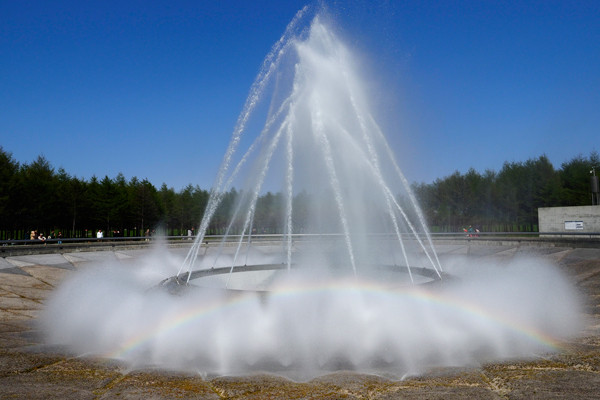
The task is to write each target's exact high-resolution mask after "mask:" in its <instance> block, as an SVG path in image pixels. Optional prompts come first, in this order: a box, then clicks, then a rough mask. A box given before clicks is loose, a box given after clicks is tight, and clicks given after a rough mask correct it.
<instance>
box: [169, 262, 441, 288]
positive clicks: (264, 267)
mask: <svg viewBox="0 0 600 400" xmlns="http://www.w3.org/2000/svg"><path fill="white" fill-rule="evenodd" d="M298 271H302V272H306V274H305V275H303V276H310V274H311V272H312V271H314V272H315V274H318V275H317V276H318V277H319V278H323V277H324V276H323V273H322V271H323V270H322V269H318V268H316V267H313V268H312V269H310V268H306V269H305V268H301V269H297V268H294V267H293V266H292V267H291V268H288V266H287V265H286V264H257V265H238V266H233V267H231V266H229V267H216V268H210V269H199V270H194V271H191V272H189V273H187V272H186V273H183V274H180V275H175V276H172V277H170V278H167V279H165V280H163V281H162V282H160V283H159V284H158V287H160V288H163V289H166V290H167V291H169V292H170V293H179V292H180V291H182V290H186V289H189V288H211V289H225V290H230V291H245V292H269V291H271V290H272V289H273V285H274V283H275V282H280V281H281V280H283V279H286V278H287V275H288V274H290V273H296V272H298ZM317 271H318V272H317ZM345 274H346V277H347V278H355V279H358V280H361V281H371V282H376V283H377V284H378V285H380V286H382V287H386V288H388V289H394V288H401V287H406V286H410V285H431V284H436V283H441V282H442V281H443V280H447V279H451V278H452V277H451V276H449V275H448V274H445V273H440V274H438V272H437V271H435V270H433V269H431V268H423V267H411V268H410V269H409V268H407V267H406V266H398V265H370V266H368V267H366V268H361V269H360V273H358V274H356V275H352V274H348V273H347V272H345ZM325 277H326V276H325ZM334 277H335V278H336V279H339V278H340V273H339V271H338V270H336V269H333V270H331V279H334Z"/></svg>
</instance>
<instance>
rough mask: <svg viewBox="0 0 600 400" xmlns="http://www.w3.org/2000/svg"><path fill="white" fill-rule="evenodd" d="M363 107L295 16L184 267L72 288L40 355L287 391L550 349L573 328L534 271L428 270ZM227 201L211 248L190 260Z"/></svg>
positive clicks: (450, 265)
mask: <svg viewBox="0 0 600 400" xmlns="http://www.w3.org/2000/svg"><path fill="white" fill-rule="evenodd" d="M307 21H308V22H310V23H309V24H308V27H306V25H307V24H306V22H307ZM370 99H371V96H370V94H369V88H368V85H367V81H366V80H365V79H364V77H363V76H362V74H361V73H360V63H359V60H358V59H357V58H356V57H355V56H354V55H353V54H352V52H351V51H350V49H349V48H348V47H347V46H346V45H345V44H344V43H343V41H342V40H340V39H339V37H338V35H337V34H336V33H334V31H333V30H332V29H330V28H329V25H328V24H327V21H326V17H324V16H323V15H322V14H318V15H316V16H315V17H314V18H311V15H310V10H309V9H306V8H305V9H302V10H301V11H299V12H298V14H297V15H296V17H295V18H294V19H293V20H292V22H291V23H290V24H289V26H288V27H287V29H286V31H285V33H284V34H283V36H282V38H281V39H280V40H279V41H278V42H277V43H276V44H275V45H274V47H273V48H272V50H271V52H270V53H269V54H268V56H267V57H266V59H265V61H264V64H263V66H262V69H261V70H260V73H259V74H258V76H257V78H256V80H255V82H254V84H253V85H252V87H251V90H250V94H249V96H248V99H247V101H246V104H245V105H244V107H243V110H242V113H241V114H240V116H239V119H238V121H237V124H236V126H235V129H234V131H233V135H232V138H231V142H230V144H229V147H228V148H227V151H226V153H225V156H224V158H223V162H222V165H221V167H220V169H219V172H218V174H217V177H216V180H215V184H214V186H213V189H212V192H211V197H210V200H209V203H208V206H207V209H206V211H205V214H204V217H203V219H202V221H201V224H200V229H199V232H198V236H197V238H196V241H195V242H194V244H193V246H192V247H191V249H190V251H189V252H188V254H187V256H186V257H185V260H183V262H182V261H181V259H174V258H173V257H172V256H171V255H169V253H168V252H167V251H166V250H160V249H157V250H155V251H154V252H152V253H151V254H150V255H149V256H148V257H145V258H142V259H140V260H138V262H137V264H136V265H135V267H134V266H133V265H131V264H127V265H124V266H123V265H115V264H114V263H108V265H102V266H100V268H87V269H85V270H83V271H80V272H78V273H77V274H74V275H73V276H72V277H70V278H69V279H67V280H66V281H65V282H64V283H63V284H62V285H61V287H60V288H58V289H57V290H56V292H55V293H53V296H52V297H51V298H50V299H49V301H48V304H47V305H46V308H45V310H44V314H43V316H42V318H41V324H42V327H43V329H44V331H45V332H46V336H47V341H48V342H49V343H51V344H63V345H66V346H67V348H68V349H69V351H71V352H73V353H75V354H95V355H101V356H104V357H108V358H111V359H118V360H122V361H123V362H125V363H126V364H127V365H128V366H129V367H130V368H145V367H148V366H151V367H157V368H161V369H176V370H184V371H189V372H193V373H200V374H202V375H203V376H211V375H236V374H248V373H257V372H263V371H266V372H271V373H277V374H283V375H285V376H288V377H290V378H293V379H299V380H305V379H310V378H312V377H315V376H319V375H322V374H325V373H329V372H335V371H340V370H353V371H357V372H361V373H375V374H379V375H385V376H390V377H393V378H402V377H406V376H410V375H414V374H420V373H424V372H427V371H429V370H430V369H431V368H437V367H455V366H458V367H465V366H477V365H480V364H481V363H483V362H487V361H495V360H503V359H507V358H524V357H534V356H536V355H538V354H544V353H547V352H551V351H556V350H558V349H560V340H562V339H565V338H568V337H570V336H572V335H573V334H575V333H577V332H578V329H579V326H580V322H581V321H580V319H579V315H580V314H579V304H578V300H577V296H576V293H575V292H574V290H573V289H572V288H571V286H570V285H569V284H568V282H567V280H566V279H565V278H564V277H563V276H562V275H561V274H560V273H559V272H558V271H557V270H556V269H555V268H553V267H552V266H551V265H547V263H545V262H542V261H541V260H537V259H536V260H518V261H515V262H513V263H509V264H507V265H502V266H498V265H495V264H494V263H491V262H486V263H478V264H477V265H473V263H472V261H469V260H466V259H463V258H461V259H458V260H454V261H453V262H448V260H445V262H444V268H443V269H442V264H441V263H440V260H439V259H438V256H437V253H436V251H435V249H434V246H433V243H432V240H431V237H430V236H429V234H428V231H427V229H426V224H425V220H424V218H423V214H422V212H421V210H420V209H419V206H418V204H417V202H416V200H415V196H414V195H413V193H412V191H411V190H410V186H409V184H408V182H407V180H406V178H405V177H404V175H403V174H402V172H401V170H400V168H399V166H398V163H397V161H396V160H395V158H394V155H393V152H392V150H391V149H390V146H389V145H388V144H387V142H386V139H385V137H384V134H383V132H382V129H381V128H380V126H379V125H378V123H377V118H376V115H375V114H374V113H373V111H372V105H371V104H370ZM240 149H243V150H240ZM232 187H236V188H238V189H239V192H238V193H239V195H238V201H237V204H236V205H235V206H234V208H233V210H234V211H233V213H232V215H231V218H230V221H229V223H228V225H227V228H226V230H227V233H226V235H225V236H226V238H225V239H224V241H223V242H222V243H220V245H218V246H211V247H206V246H203V243H204V241H205V239H206V232H207V228H208V226H209V223H210V221H211V219H212V218H213V217H214V216H215V213H216V212H217V209H218V207H219V204H220V202H221V201H222V199H223V196H224V194H225V193H226V192H227V191H229V190H230V188H232ZM272 188H276V189H273V190H276V191H277V192H278V193H280V194H279V195H277V196H276V197H278V198H280V199H281V203H280V204H279V205H278V207H277V208H274V209H278V210H280V213H279V215H278V216H277V218H275V220H276V221H279V227H278V233H277V235H276V236H275V237H272V238H271V239H273V241H272V242H269V243H267V244H268V245H267V244H265V243H262V245H261V246H257V245H256V243H255V242H256V239H257V238H256V234H255V232H260V231H261V228H262V227H261V226H257V222H256V221H257V220H258V219H257V218H256V212H257V209H258V207H257V202H258V198H259V196H260V194H261V193H262V192H264V191H269V190H272ZM447 271H450V272H452V275H448V274H447ZM451 276H458V277H459V278H460V279H456V280H454V279H449V278H450V277H451ZM157 282H161V283H160V284H159V285H158V286H156V284H157ZM430 283H432V284H430ZM440 283H441V284H440ZM149 288H153V289H152V290H149ZM163 289H167V290H163ZM173 293H176V294H177V295H173ZM549 310H551V312H549Z"/></svg>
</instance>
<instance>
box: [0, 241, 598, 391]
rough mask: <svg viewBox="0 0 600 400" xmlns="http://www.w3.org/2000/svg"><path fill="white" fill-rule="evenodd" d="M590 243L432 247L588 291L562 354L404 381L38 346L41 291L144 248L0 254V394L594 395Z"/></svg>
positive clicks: (593, 256)
mask: <svg viewBox="0 0 600 400" xmlns="http://www.w3.org/2000/svg"><path fill="white" fill-rule="evenodd" d="M598 247H599V248H573V247H553V246H548V245H544V246H543V247H528V248H523V247H520V246H518V245H515V244H505V245H495V246H474V245H473V246H468V245H466V244H465V245H460V244H453V245H440V246H438V249H439V252H440V257H442V259H443V257H450V256H455V255H461V254H462V255H465V256H468V257H472V258H473V259H486V258H494V259H503V258H504V259H506V258H512V257H514V256H515V255H516V254H520V253H523V252H526V253H533V254H535V256H536V257H542V258H545V259H548V260H550V261H552V262H553V263H555V264H557V265H559V266H560V268H561V269H562V270H564V271H565V272H566V273H567V275H568V276H569V278H570V279H571V280H572V281H573V283H574V284H575V285H576V287H577V288H578V290H579V291H580V292H581V293H582V294H583V295H584V297H585V299H586V308H585V312H586V315H585V320H586V327H585V329H584V330H583V331H582V332H581V335H580V336H579V337H578V338H577V339H574V340H573V341H572V342H569V343H565V344H564V351H562V352H561V353H558V354H552V355H548V356H547V357H543V358H539V359H537V360H534V361H520V362H511V363H497V364H490V365H484V366H482V367H480V368H475V369H442V370H436V371H432V372H431V373H430V374H429V375H427V376H423V377H418V378H411V379H406V380H403V381H391V380H388V379H385V378H382V377H378V376H373V375H361V374H355V373H349V372H339V373H335V374H331V375H326V376H323V377H320V378H317V379H314V380H311V381H309V382H302V383H298V382H294V381H291V380H288V379H286V378H282V377H278V376H274V375H258V376H248V377H216V378H206V379H203V378H202V377H200V376H197V375H189V374H181V373H173V372H166V371H160V370H135V371H128V370H127V369H126V368H125V367H124V366H123V365H120V364H119V363H118V362H115V361H113V360H106V359H98V358H92V357H83V356H82V357H72V356H67V355H65V353H64V352H61V349H58V348H51V347H49V346H47V345H44V343H43V342H42V335H41V333H40V332H38V331H37V330H36V323H35V321H36V318H37V317H38V316H39V313H40V312H41V310H42V309H43V307H44V302H45V299H46V298H47V297H48V295H49V293H51V291H52V290H53V289H54V288H55V287H56V286H57V285H59V284H60V283H61V281H62V280H63V279H64V278H65V277H66V276H68V275H69V274H72V273H74V271H76V270H77V269H78V268H81V267H82V266H84V265H86V264H89V263H90V262H94V261H98V260H105V259H109V258H112V259H114V260H115V262H126V261H127V260H130V259H134V258H135V257H138V256H139V255H140V252H143V251H144V250H117V249H113V250H111V251H94V252H77V253H64V254H41V255H27V256H25V255H23V256H13V257H4V258H0V399H12V398H14V399H48V398H60V399H174V398H177V399H188V398H189V399H267V398H268V399H467V398H469V399H472V398H477V399H597V398H600V246H598ZM177 251H184V249H178V250H177Z"/></svg>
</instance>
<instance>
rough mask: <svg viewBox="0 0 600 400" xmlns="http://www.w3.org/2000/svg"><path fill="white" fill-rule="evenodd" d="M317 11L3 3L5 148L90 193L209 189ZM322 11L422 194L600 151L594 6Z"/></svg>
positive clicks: (228, 5) (0, 106) (454, 4)
mask: <svg viewBox="0 0 600 400" xmlns="http://www.w3.org/2000/svg"><path fill="white" fill-rule="evenodd" d="M305 4H307V2H302V1H294V0H286V1H265V0H252V1H245V0H244V1H240V0H238V1H233V0H231V1H227V0H224V1H208V0H196V1H176V0H174V1H168V2H166V1H149V0H146V1H142V0H140V1H125V0H116V1H112V0H104V1H79V0H76V1H52V2H50V1H27V0H20V1H9V0H0V145H1V146H2V147H3V149H4V150H5V151H8V152H11V153H12V155H13V158H14V159H15V160H17V161H19V162H21V163H29V162H32V161H33V160H35V158H37V156H38V155H44V156H45V157H46V158H47V159H48V160H49V161H50V163H51V164H52V165H53V166H54V167H55V168H59V167H63V168H64V169H65V170H66V171H67V172H68V173H70V174H71V175H74V176H77V177H80V178H85V179H89V178H91V176H93V175H96V176H98V177H99V178H102V177H104V176H105V175H107V176H109V177H111V178H114V177H115V176H116V175H117V174H118V173H119V172H122V173H123V174H124V175H125V177H126V178H127V179H131V178H132V177H134V176H136V177H138V178H140V179H143V178H147V179H149V180H150V181H151V182H152V183H153V184H154V185H155V186H157V187H160V185H161V184H162V183H163V182H164V183H166V184H167V185H168V186H169V187H174V188H175V189H176V190H179V189H181V188H183V187H184V186H185V185H187V184H189V183H191V184H194V185H196V184H198V185H200V186H201V187H202V188H206V189H208V188H210V186H211V185H212V183H213V180H214V176H215V175H216V172H217V169H218V167H219V165H220V163H221V159H222V156H223V153H224V152H225V149H226V147H227V144H228V142H229V139H230V136H231V132H232V129H233V127H234V125H235V122H236V119H237V116H238V114H239V112H240V111H241V108H242V106H243V104H244V101H245V98H246V96H247V95H248V91H249V88H250V85H251V84H252V82H253V80H254V78H255V76H256V74H257V72H258V70H259V68H260V65H261V63H262V60H263V58H264V57H265V55H266V54H267V53H268V52H269V50H270V48H271V46H272V45H273V43H274V42H275V41H277V40H278V39H279V38H280V36H281V34H282V33H283V32H284V30H285V27H286V26H287V24H288V23H289V22H290V20H291V19H292V18H293V16H294V15H295V13H296V12H297V11H298V10H299V9H300V8H302V6H304V5H305ZM325 4H326V5H327V7H328V9H329V13H330V14H331V15H332V16H333V17H334V20H335V21H336V23H337V27H336V29H338V30H339V31H340V33H341V36H342V37H343V38H344V40H345V41H346V43H347V44H348V46H349V47H351V48H354V49H355V51H356V53H357V54H360V55H361V56H362V57H363V59H364V60H365V62H366V63H367V64H368V67H369V68H368V70H369V71H370V72H369V74H368V75H367V79H369V80H372V81H373V85H376V86H375V87H379V88H380V97H379V98H378V99H377V101H376V103H377V104H378V110H377V111H378V114H379V116H380V118H381V119H382V125H383V127H384V129H385V132H386V136H388V139H389V141H390V143H391V144H392V146H393V147H394V151H395V153H396V154H397V157H398V159H399V162H400V164H401V167H402V168H403V170H404V171H405V174H406V175H407V177H408V179H409V180H410V181H411V182H413V181H416V182H426V183H429V182H432V181H433V180H435V179H436V178H443V177H445V176H447V175H450V174H452V173H453V172H454V171H459V172H461V173H464V172H466V171H467V170H468V169H469V168H470V167H473V168H475V170H477V171H479V172H484V171H485V170H486V169H492V170H495V171H499V170H500V169H501V168H502V165H503V163H504V162H505V161H517V162H518V161H526V160H527V159H529V158H536V157H539V156H540V155H542V154H545V155H547V156H548V157H549V159H550V161H551V162H552V163H553V164H554V166H555V167H557V168H558V167H560V164H561V163H563V162H565V161H569V160H571V159H572V158H573V157H575V156H577V155H584V156H588V155H589V154H590V152H591V151H594V150H595V151H599V150H600V129H599V128H600V2H599V1H597V0H590V1H574V0H565V1H552V0H541V1H525V0H523V1H491V0H490V1H485V0H484V1H475V0H474V1H379V2H377V1H366V0H365V1H340V2H334V1H331V2H325Z"/></svg>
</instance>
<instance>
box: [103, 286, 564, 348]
mask: <svg viewBox="0 0 600 400" xmlns="http://www.w3.org/2000/svg"><path fill="white" fill-rule="evenodd" d="M357 294H363V295H376V296H378V297H379V298H383V299H384V300H389V301H399V299H405V300H409V301H412V302H418V303H419V304H422V305H423V306H435V307H442V309H443V310H448V311H454V312H459V313H461V314H463V315H464V316H466V317H468V318H478V319H481V320H483V321H484V322H489V323H493V324H495V326H498V327H500V328H503V329H505V330H508V331H510V332H512V333H513V334H515V335H519V336H521V337H525V338H527V339H528V340H530V341H533V342H534V343H536V344H538V345H541V346H543V347H544V348H545V349H547V350H548V351H555V350H559V349H560V348H561V344H560V342H559V340H557V339H556V338H554V337H553V336H551V335H549V334H547V333H545V332H543V331H541V330H539V329H538V328H536V327H535V326H532V325H530V324H527V323H525V322H523V321H520V320H517V319H515V318H514V317H511V315H508V314H506V313H501V312H498V311H495V312H493V311H490V310H489V309H486V308H483V307H481V306H480V305H478V304H476V303H474V302H469V301H467V300H465V299H462V298H459V297H457V296H453V295H451V294H449V293H446V292H444V291H436V290H426V289H423V288H420V287H410V288H402V289H392V288H389V287H385V286H383V285H381V284H378V283H374V282H371V281H358V280H353V281H351V282H349V281H340V282H310V283H303V284H298V283H296V284H288V285H284V286H278V287H277V288H276V289H275V290H273V291H272V292H269V294H268V295H266V296H267V300H266V301H268V302H269V303H271V302H273V303H275V302H277V301H280V299H282V298H290V297H297V298H299V299H302V298H307V297H305V296H313V295H327V296H348V295H353V296H355V295H357ZM182 300H185V298H182ZM258 301H259V300H258V295H257V294H256V293H254V292H246V293H242V294H239V295H232V296H223V297H220V296H217V298H213V299H210V301H207V302H199V303H198V304H194V305H193V306H190V307H182V308H181V310H180V311H178V312H175V313H173V314H172V315H167V316H166V318H162V320H161V321H160V322H158V323H156V324H154V325H153V326H151V327H149V328H147V329H145V330H140V331H139V332H135V333H134V334H132V335H130V336H129V337H128V338H127V339H126V340H125V341H123V342H122V343H120V344H119V346H118V347H117V348H116V349H114V350H112V351H108V352H106V353H105V354H103V356H105V357H108V358H112V359H123V358H127V356H129V355H131V354H133V353H135V352H136V351H137V350H139V349H142V348H144V346H146V345H147V344H148V343H150V342H151V341H152V340H153V339H154V338H156V337H158V336H161V335H168V334H169V333H171V332H173V331H177V330H179V329H186V327H187V326H188V325H190V324H191V323H192V322H197V321H198V320H200V319H203V318H207V317H209V316H213V315H218V314H219V313H227V312H229V311H230V310H232V309H235V308H238V307H246V306H248V305H250V304H253V305H254V306H256V304H257V302H258Z"/></svg>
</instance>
